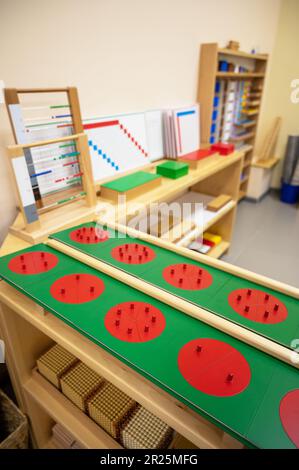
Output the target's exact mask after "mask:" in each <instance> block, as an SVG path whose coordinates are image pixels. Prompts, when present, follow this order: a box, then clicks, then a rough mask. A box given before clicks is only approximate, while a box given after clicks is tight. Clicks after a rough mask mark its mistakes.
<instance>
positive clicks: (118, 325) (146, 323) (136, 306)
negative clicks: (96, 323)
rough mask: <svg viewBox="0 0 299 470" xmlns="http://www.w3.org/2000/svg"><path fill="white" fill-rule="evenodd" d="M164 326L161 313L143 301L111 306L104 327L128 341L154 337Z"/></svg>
mask: <svg viewBox="0 0 299 470" xmlns="http://www.w3.org/2000/svg"><path fill="white" fill-rule="evenodd" d="M165 326H166V320H165V317H164V315H163V313H162V312H161V311H160V310H158V309H157V308H156V307H154V306H153V305H151V304H147V303H145V302H123V303H121V304H118V305H115V306H114V307H112V308H111V309H110V310H109V311H108V312H107V314H106V316H105V327H106V328H107V330H108V331H109V333H110V334H111V335H112V336H114V337H115V338H117V339H120V340H121V341H128V342H129V343H144V342H145V341H150V340H152V339H155V338H157V336H160V334H161V333H162V332H163V330H164V328H165Z"/></svg>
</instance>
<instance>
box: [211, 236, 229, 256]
mask: <svg viewBox="0 0 299 470" xmlns="http://www.w3.org/2000/svg"><path fill="white" fill-rule="evenodd" d="M229 247H230V243H229V242H226V241H225V240H222V241H221V242H220V243H219V244H218V245H216V246H214V247H213V248H212V249H211V250H210V251H209V252H208V253H207V256H211V257H212V258H220V257H221V256H222V255H224V253H225V252H226V251H227V250H228V249H229Z"/></svg>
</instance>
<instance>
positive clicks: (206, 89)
mask: <svg viewBox="0 0 299 470" xmlns="http://www.w3.org/2000/svg"><path fill="white" fill-rule="evenodd" d="M221 61H222V62H224V63H226V64H228V65H229V64H232V68H234V67H238V69H236V68H235V71H233V70H231V68H230V67H229V70H223V69H222V70H220V68H221V66H220V62H221ZM267 63H268V55H267V54H250V53H247V52H243V51H238V50H231V49H227V48H220V47H219V46H218V44H217V43H207V44H202V45H201V51H200V71H199V84H198V101H199V102H200V106H201V140H202V143H203V144H209V143H210V142H211V141H212V139H213V138H214V136H215V132H216V134H217V135H216V137H217V138H218V140H223V139H224V140H226V139H227V138H228V137H227V135H225V130H224V129H225V126H224V117H223V118H221V122H218V121H219V119H220V116H225V113H226V111H227V110H228V109H230V108H229V107H227V106H234V109H236V108H235V106H236V105H237V101H235V102H234V104H231V105H228V104H227V103H226V101H227V100H226V97H227V94H226V92H225V93H224V94H223V95H221V92H219V90H218V88H219V86H220V89H222V88H221V86H222V85H218V84H219V83H220V84H221V83H222V82H223V83H225V85H223V86H224V89H225V90H226V89H227V90H230V88H229V86H230V85H229V84H233V83H234V84H236V83H237V84H236V85H231V86H232V87H234V86H236V87H238V89H240V90H241V87H243V85H242V84H247V85H246V86H247V89H248V90H249V92H248V91H247V92H246V93H247V95H246V100H244V102H243V101H242V104H241V105H240V106H241V108H240V109H242V113H243V114H242V116H246V118H244V119H243V118H242V120H243V121H244V124H242V120H241V121H240V122H237V123H236V126H235V127H237V128H238V132H237V133H235V134H236V135H233V134H232V135H231V139H229V141H231V142H232V143H234V144H235V145H236V146H237V147H238V148H239V147H240V150H242V151H244V152H245V153H246V158H245V160H244V168H247V170H248V177H249V173H250V164H251V163H252V160H253V153H254V145H255V140H256V132H257V126H258V117H259V113H260V107H261V102H262V97H263V88H264V80H265V77H266V71H267ZM240 67H242V68H240ZM244 69H246V71H244ZM236 70H240V71H236ZM244 86H245V85H244ZM222 96H223V98H222ZM240 96H241V95H240ZM244 96H245V94H244ZM236 97H237V94H236V95H235V99H236V100H237V98H236ZM217 110H218V111H217ZM230 112H231V111H230ZM234 113H235V111H234ZM239 130H240V131H242V130H243V135H242V132H241V134H240V133H239ZM246 131H247V132H246ZM242 142H244V144H243V145H242V146H240V144H242ZM248 179H249V178H247V179H246V181H242V184H241V186H242V189H240V192H239V196H238V200H241V199H243V198H244V197H245V196H246V193H247V187H248Z"/></svg>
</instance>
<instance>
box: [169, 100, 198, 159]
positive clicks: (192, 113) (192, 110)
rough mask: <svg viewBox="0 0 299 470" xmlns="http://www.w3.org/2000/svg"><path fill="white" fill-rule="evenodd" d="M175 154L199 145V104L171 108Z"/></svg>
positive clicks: (182, 153) (181, 153)
mask: <svg viewBox="0 0 299 470" xmlns="http://www.w3.org/2000/svg"><path fill="white" fill-rule="evenodd" d="M173 119H174V128H175V136H176V149H177V156H181V155H185V154H186V153H190V152H194V151H195V150H198V149H199V147H200V135H199V105H198V104H196V105H194V106H190V107H187V108H180V109H175V110H173Z"/></svg>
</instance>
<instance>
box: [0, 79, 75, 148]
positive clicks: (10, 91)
mask: <svg viewBox="0 0 299 470" xmlns="http://www.w3.org/2000/svg"><path fill="white" fill-rule="evenodd" d="M30 93H34V94H35V93H66V94H67V98H68V102H69V106H70V112H71V115H72V119H73V128H74V134H80V133H82V132H83V123H82V117H81V111H80V104H79V98H78V91H77V88H76V87H66V88H5V89H4V97H5V103H6V108H7V112H8V116H9V120H10V124H11V128H12V131H13V135H14V139H15V143H16V144H18V143H20V142H18V139H17V136H16V132H15V126H14V123H13V119H12V115H11V110H10V105H12V104H20V98H19V95H22V94H30Z"/></svg>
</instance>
